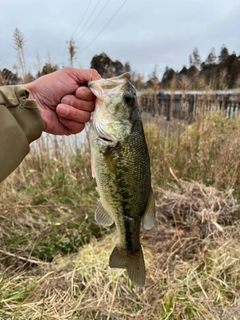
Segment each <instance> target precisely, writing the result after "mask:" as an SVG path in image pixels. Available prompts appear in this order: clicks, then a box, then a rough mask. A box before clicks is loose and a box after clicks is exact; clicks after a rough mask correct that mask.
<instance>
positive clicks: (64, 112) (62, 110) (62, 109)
mask: <svg viewBox="0 0 240 320" xmlns="http://www.w3.org/2000/svg"><path fill="white" fill-rule="evenodd" d="M57 112H58V114H61V115H63V116H66V115H67V114H68V108H67V107H66V106H64V105H62V104H60V105H59V106H58V107H57Z"/></svg>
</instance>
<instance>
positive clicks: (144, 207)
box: [89, 73, 155, 286]
mask: <svg viewBox="0 0 240 320" xmlns="http://www.w3.org/2000/svg"><path fill="white" fill-rule="evenodd" d="M89 88H90V90H91V91H92V92H93V93H94V94H95V95H96V97H97V99H96V108H95V111H94V113H93V117H92V121H91V128H90V147H91V161H92V171H93V176H94V177H95V178H96V182H97V189H98V192H99V195H100V201H99V203H98V206H97V209H96V212H95V219H96V221H97V222H98V223H99V224H102V225H104V226H109V225H111V224H112V223H113V222H115V224H116V227H117V231H118V236H119V242H118V244H117V245H116V247H115V248H114V250H113V252H112V254H111V256H110V261H109V265H110V267H112V268H125V269H127V272H128V275H129V277H130V279H131V280H132V282H133V283H134V284H136V285H139V286H143V285H144V283H145V264H144V258H143V252H142V248H141V244H140V226H141V223H142V225H143V227H144V228H145V229H147V230H149V229H151V228H152V227H153V225H154V220H155V202H154V197H153V192H152V187H151V172H150V160H149V154H148V149H147V144H146V140H145V136H144V131H143V126H142V121H141V117H140V114H139V110H138V103H137V97H136V90H135V88H134V87H133V86H132V84H131V83H130V82H129V74H128V73H125V74H123V75H121V76H119V77H115V78H111V79H101V80H96V81H91V82H89Z"/></svg>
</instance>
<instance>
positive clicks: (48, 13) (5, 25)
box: [0, 0, 240, 77]
mask: <svg viewBox="0 0 240 320" xmlns="http://www.w3.org/2000/svg"><path fill="white" fill-rule="evenodd" d="M0 12H1V19H0V69H3V68H8V69H10V70H13V65H14V64H15V63H16V52H15V50H14V48H13V33H14V30H15V29H16V28H18V29H19V30H20V31H21V32H22V34H23V35H24V38H25V41H26V43H25V58H26V63H27V67H28V69H29V71H31V72H32V73H33V74H36V70H37V69H36V61H37V59H36V56H37V52H38V54H39V56H40V58H41V62H42V63H45V62H46V60H47V59H48V56H49V55H50V57H51V60H52V62H53V63H54V64H58V65H59V66H60V67H62V66H66V65H69V54H68V50H67V41H69V40H70V39H71V37H72V38H73V40H74V41H75V43H76V46H77V47H78V51H77V60H76V61H75V63H74V66H75V67H81V68H89V67H90V61H91V59H92V57H93V56H94V55H95V54H100V53H101V52H105V53H106V54H107V55H108V56H109V57H110V58H111V59H112V60H120V61H121V62H122V63H123V64H124V63H125V62H126V61H129V62H130V65H131V68H132V70H134V71H136V72H139V73H142V74H144V75H145V76H146V77H147V76H148V75H149V74H150V73H151V72H152V71H153V70H154V68H155V66H157V70H158V75H159V77H161V76H162V74H163V72H164V70H165V68H166V66H168V67H171V68H173V69H174V70H178V71H180V70H181V69H182V67H183V66H184V65H186V66H187V67H188V66H189V55H190V54H191V53H192V51H193V49H194V48H195V47H197V48H198V49H199V53H200V56H201V59H202V61H203V60H205V59H206V57H207V55H208V54H209V52H210V50H211V48H213V47H214V48H215V49H216V54H217V55H219V52H220V49H221V46H222V45H223V44H225V45H226V47H227V48H228V50H229V53H232V52H233V51H235V52H236V53H237V54H238V55H239V54H240V0H165V1H162V0H0Z"/></svg>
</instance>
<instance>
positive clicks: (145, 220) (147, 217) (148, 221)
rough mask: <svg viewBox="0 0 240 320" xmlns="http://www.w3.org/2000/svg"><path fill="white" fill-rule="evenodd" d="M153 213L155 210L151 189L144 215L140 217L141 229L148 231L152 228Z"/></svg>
mask: <svg viewBox="0 0 240 320" xmlns="http://www.w3.org/2000/svg"><path fill="white" fill-rule="evenodd" d="M155 211H156V210H155V199H154V195H153V191H152V188H151V191H150V193H149V198H148V202H147V206H146V210H145V213H144V215H143V217H142V224H143V228H144V229H145V230H150V229H152V228H153V226H154V222H155Z"/></svg>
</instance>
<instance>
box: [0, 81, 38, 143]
mask: <svg viewBox="0 0 240 320" xmlns="http://www.w3.org/2000/svg"><path fill="white" fill-rule="evenodd" d="M28 97H29V91H28V90H27V89H25V88H23V87H21V86H4V87H0V105H5V106H6V107H7V108H8V110H9V111H10V112H11V114H12V115H13V116H14V118H15V119H16V121H17V122H18V124H19V125H20V127H21V129H22V131H23V132H24V134H25V136H26V138H27V140H28V143H29V144H30V143H31V142H32V141H34V140H36V139H38V138H39V137H40V136H41V134H42V131H43V128H44V125H43V121H42V118H41V116H40V112H39V110H38V106H37V103H36V101H35V100H28Z"/></svg>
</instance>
